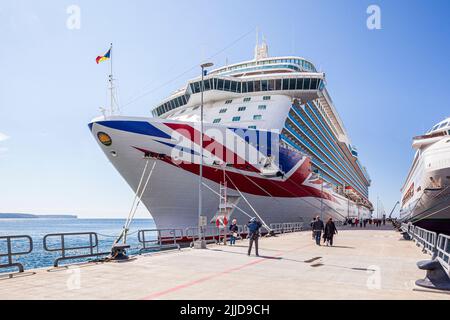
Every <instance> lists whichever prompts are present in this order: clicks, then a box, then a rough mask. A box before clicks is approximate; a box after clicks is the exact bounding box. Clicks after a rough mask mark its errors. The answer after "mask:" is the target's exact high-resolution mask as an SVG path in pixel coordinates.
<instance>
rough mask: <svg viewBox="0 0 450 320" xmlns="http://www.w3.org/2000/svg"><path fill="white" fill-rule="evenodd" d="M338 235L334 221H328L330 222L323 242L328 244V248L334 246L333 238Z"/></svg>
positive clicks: (326, 226)
mask: <svg viewBox="0 0 450 320" xmlns="http://www.w3.org/2000/svg"><path fill="white" fill-rule="evenodd" d="M337 233H338V231H337V229H336V225H335V224H334V222H333V219H331V218H330V219H328V222H327V223H326V224H325V232H324V234H323V241H324V242H326V244H327V246H328V245H330V246H333V237H334V235H335V234H337Z"/></svg>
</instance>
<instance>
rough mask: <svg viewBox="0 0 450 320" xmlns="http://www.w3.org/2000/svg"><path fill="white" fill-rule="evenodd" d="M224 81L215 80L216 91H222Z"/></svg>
mask: <svg viewBox="0 0 450 320" xmlns="http://www.w3.org/2000/svg"><path fill="white" fill-rule="evenodd" d="M223 84H224V81H223V80H222V79H217V87H216V88H217V90H223Z"/></svg>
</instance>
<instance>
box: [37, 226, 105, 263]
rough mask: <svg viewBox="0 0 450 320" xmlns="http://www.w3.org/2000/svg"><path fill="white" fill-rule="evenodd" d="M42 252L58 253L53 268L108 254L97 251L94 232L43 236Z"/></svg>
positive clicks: (96, 240)
mask: <svg viewBox="0 0 450 320" xmlns="http://www.w3.org/2000/svg"><path fill="white" fill-rule="evenodd" d="M43 245H44V250H45V251H47V252H60V257H58V258H56V259H55V261H54V263H53V266H54V267H55V268H56V267H58V266H59V263H60V262H62V261H67V260H79V259H80V260H81V259H86V258H92V257H99V256H102V255H107V254H110V252H99V251H98V235H97V233H95V232H69V233H51V234H47V235H45V236H44V239H43Z"/></svg>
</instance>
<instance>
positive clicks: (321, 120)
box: [305, 102, 370, 181]
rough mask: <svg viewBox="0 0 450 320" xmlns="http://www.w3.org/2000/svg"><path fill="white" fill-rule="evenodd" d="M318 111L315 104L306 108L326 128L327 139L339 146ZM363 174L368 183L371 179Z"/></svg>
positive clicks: (307, 105) (308, 104)
mask: <svg viewBox="0 0 450 320" xmlns="http://www.w3.org/2000/svg"><path fill="white" fill-rule="evenodd" d="M313 106H314V107H315V108H314V107H313ZM316 109H317V106H316V105H315V103H312V104H310V103H309V102H308V103H307V104H306V106H305V112H306V113H307V114H308V115H309V116H310V117H311V116H312V117H313V118H315V119H316V120H317V121H318V123H320V124H321V126H322V127H323V128H325V132H326V135H325V136H327V135H328V136H327V138H329V141H334V143H335V145H336V146H337V143H336V141H337V138H336V136H335V135H334V133H332V131H331V129H330V128H329V127H328V126H329V125H328V123H326V125H325V124H324V118H323V117H322V115H321V114H320V112H318V110H316ZM337 150H340V148H338V147H337ZM344 156H345V159H346V160H347V162H349V163H350V165H351V167H352V168H354V166H353V163H352V162H351V161H350V160H349V159H348V158H347V155H345V154H344ZM359 169H361V168H359ZM361 173H362V176H363V178H364V179H366V180H367V181H369V180H370V178H369V177H368V175H367V174H365V173H364V171H362V170H361ZM358 176H361V175H360V174H359V173H358Z"/></svg>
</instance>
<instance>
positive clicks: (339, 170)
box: [290, 119, 364, 190]
mask: <svg viewBox="0 0 450 320" xmlns="http://www.w3.org/2000/svg"><path fill="white" fill-rule="evenodd" d="M290 120H291V121H292V120H293V119H290ZM293 124H295V125H297V126H298V124H297V123H295V122H293ZM290 128H292V129H293V130H294V131H295V132H296V133H297V134H299V135H300V136H301V137H302V138H303V139H309V140H311V141H312V142H314V143H315V147H314V146H312V145H310V146H309V147H310V148H312V150H313V151H315V152H318V153H319V154H320V155H321V156H322V157H326V158H327V159H328V160H330V162H331V163H332V165H333V166H330V165H329V164H328V162H326V163H327V165H328V166H330V167H331V168H334V171H336V172H337V173H339V174H340V175H342V176H343V177H345V178H346V179H348V181H351V182H352V183H353V184H355V185H357V186H358V187H359V188H361V190H363V189H364V186H363V185H362V183H361V182H359V180H358V179H356V178H355V177H354V176H353V175H352V174H350V173H349V172H348V171H347V170H346V171H344V170H342V168H341V167H339V165H337V164H336V162H335V160H334V159H332V158H331V157H330V155H329V154H327V153H325V152H323V151H322V150H321V149H320V148H319V147H318V142H317V139H315V138H314V137H311V136H309V135H308V134H304V133H302V132H298V131H297V130H295V128H293V127H292V126H290ZM304 142H305V143H306V142H307V140H305V141H304ZM341 164H342V163H341Z"/></svg>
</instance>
